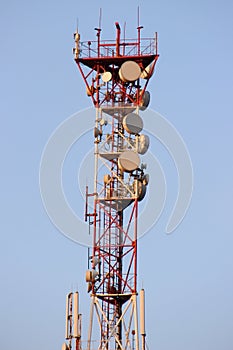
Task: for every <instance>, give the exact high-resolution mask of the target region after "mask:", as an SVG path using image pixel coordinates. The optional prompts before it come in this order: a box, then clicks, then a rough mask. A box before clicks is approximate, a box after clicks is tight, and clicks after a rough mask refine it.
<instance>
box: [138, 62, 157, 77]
mask: <svg viewBox="0 0 233 350" xmlns="http://www.w3.org/2000/svg"><path fill="white" fill-rule="evenodd" d="M153 73H154V68H153V62H152V63H150V64H149V65H148V66H147V67H146V68H145V69H144V70H143V71H142V74H141V78H142V79H149V78H150V77H151V76H152V75H153Z"/></svg>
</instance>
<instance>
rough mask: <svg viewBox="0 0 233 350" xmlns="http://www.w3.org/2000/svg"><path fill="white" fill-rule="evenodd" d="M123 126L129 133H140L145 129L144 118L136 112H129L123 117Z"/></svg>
mask: <svg viewBox="0 0 233 350" xmlns="http://www.w3.org/2000/svg"><path fill="white" fill-rule="evenodd" d="M123 127H124V129H125V130H126V131H127V132H128V133H129V134H138V133H139V132H140V131H142V129H143V120H142V118H141V117H140V116H139V115H138V114H136V113H129V114H127V115H126V116H125V117H124V119H123Z"/></svg>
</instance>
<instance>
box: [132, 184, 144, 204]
mask: <svg viewBox="0 0 233 350" xmlns="http://www.w3.org/2000/svg"><path fill="white" fill-rule="evenodd" d="M133 189H134V192H135V194H136V196H137V198H138V200H139V202H140V201H142V200H143V198H144V197H145V195H146V185H144V184H143V183H142V181H140V180H138V179H135V180H134V183H133Z"/></svg>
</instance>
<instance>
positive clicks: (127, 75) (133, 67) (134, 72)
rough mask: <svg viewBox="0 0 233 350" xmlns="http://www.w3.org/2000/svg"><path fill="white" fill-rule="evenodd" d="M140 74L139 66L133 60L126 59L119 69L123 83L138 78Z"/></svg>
mask: <svg viewBox="0 0 233 350" xmlns="http://www.w3.org/2000/svg"><path fill="white" fill-rule="evenodd" d="M140 75H141V68H140V67H139V65H138V64H137V63H136V62H134V61H126V62H124V63H123V64H122V65H121V68H120V69H119V77H120V78H121V80H122V81H124V82H125V83H127V82H131V81H135V80H137V79H139V77H140Z"/></svg>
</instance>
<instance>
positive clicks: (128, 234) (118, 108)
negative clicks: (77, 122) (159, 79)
mask: <svg viewBox="0 0 233 350" xmlns="http://www.w3.org/2000/svg"><path fill="white" fill-rule="evenodd" d="M115 26H116V39H115V40H108V41H106V40H101V28H95V30H96V36H97V40H95V41H87V42H81V41H80V35H79V33H78V32H76V33H75V34H74V39H75V48H74V57H75V62H76V63H77V66H78V68H79V70H80V73H81V75H82V78H83V80H84V82H85V85H86V92H87V94H88V96H90V98H91V100H92V102H93V105H94V107H95V111H96V112H95V116H93V119H94V118H95V125H94V143H95V151H94V152H95V172H94V192H93V193H89V191H88V188H86V211H85V219H86V221H88V222H89V224H90V232H92V233H93V247H92V248H91V249H92V250H91V252H90V260H91V266H90V267H89V270H88V271H87V273H86V281H87V283H88V291H89V292H90V295H91V311H90V324H89V332H88V344H87V348H88V349H89V350H90V349H92V348H95V349H108V350H110V349H111V350H112V349H121V350H124V349H134V348H136V350H138V349H139V348H142V349H144V348H145V329H144V328H145V325H144V323H145V322H144V316H143V315H141V322H140V323H141V325H140V329H139V326H138V311H137V309H138V308H137V294H138V291H137V236H138V232H137V230H138V229H137V221H138V202H139V201H140V200H142V199H143V198H144V196H145V193H146V186H147V184H148V175H146V174H145V173H144V169H143V167H142V166H141V164H140V157H139V154H140V155H141V154H144V153H145V151H146V150H147V148H148V145H149V144H146V145H145V144H144V143H145V140H147V139H146V137H145V136H144V137H143V136H142V135H141V134H140V132H141V130H142V127H143V125H141V124H140V123H141V117H140V116H139V113H141V111H143V110H144V109H145V108H146V107H147V106H148V103H149V97H150V95H149V92H148V91H147V90H146V89H147V85H148V83H149V80H150V78H151V76H152V74H153V72H154V68H155V65H156V62H157V59H158V52H157V33H155V37H154V38H146V39H142V38H141V30H142V28H143V27H141V26H138V28H137V39H125V38H123V39H121V28H120V25H119V23H117V22H116V23H115ZM127 118H128V119H127ZM143 140H144V141H143ZM90 208H92V209H90ZM143 304H144V292H143V291H142V292H141V305H142V307H141V310H142V311H141V312H142V313H143V312H144V306H143ZM139 334H141V340H140V336H139ZM78 344H80V342H78Z"/></svg>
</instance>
